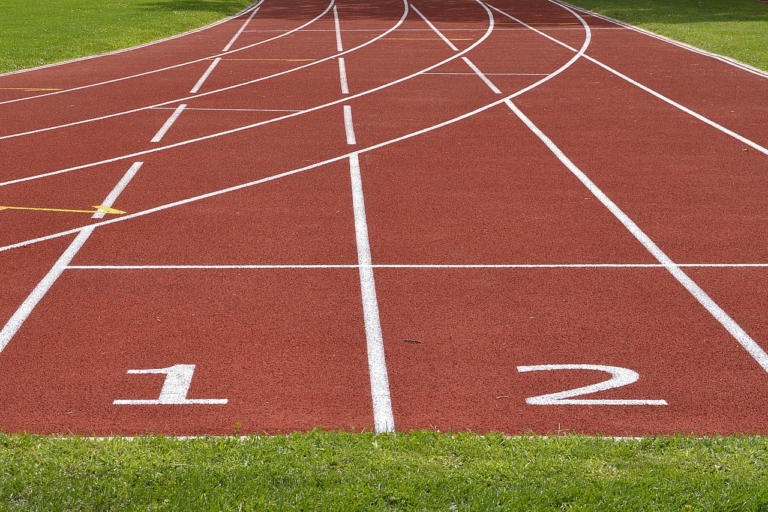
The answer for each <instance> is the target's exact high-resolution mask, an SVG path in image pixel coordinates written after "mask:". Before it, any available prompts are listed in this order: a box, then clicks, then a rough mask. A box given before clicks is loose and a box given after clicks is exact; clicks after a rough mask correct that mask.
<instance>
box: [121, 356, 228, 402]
mask: <svg viewBox="0 0 768 512" xmlns="http://www.w3.org/2000/svg"><path fill="white" fill-rule="evenodd" d="M194 372H195V365H193V364H176V365H173V366H169V367H168V368H152V369H149V370H128V373H129V374H146V373H164V374H165V375H166V377H165V382H164V383H163V388H162V389H161V390H160V396H159V397H158V398H157V400H115V401H114V402H112V403H113V404H114V405H190V404H201V405H224V404H226V403H227V399H226V398H187V393H188V392H189V386H190V385H191V384H192V374H193V373H194Z"/></svg>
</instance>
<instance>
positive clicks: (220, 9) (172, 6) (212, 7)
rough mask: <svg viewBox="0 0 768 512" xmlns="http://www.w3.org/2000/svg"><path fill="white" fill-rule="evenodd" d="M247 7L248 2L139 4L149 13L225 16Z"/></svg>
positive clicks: (182, 0) (209, 0)
mask: <svg viewBox="0 0 768 512" xmlns="http://www.w3.org/2000/svg"><path fill="white" fill-rule="evenodd" d="M249 5H251V3H250V2H244V1H243V0H158V1H155V2H145V3H142V4H139V7H140V8H141V9H145V10H150V11H195V12H215V13H217V14H220V15H222V16H227V15H229V14H231V13H232V12H233V11H234V12H237V11H239V10H240V9H244V8H246V7H248V6H249Z"/></svg>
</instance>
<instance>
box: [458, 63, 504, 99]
mask: <svg viewBox="0 0 768 512" xmlns="http://www.w3.org/2000/svg"><path fill="white" fill-rule="evenodd" d="M461 60H463V61H464V62H465V63H466V64H467V66H469V68H470V69H471V70H472V71H474V72H475V74H476V75H477V76H479V77H480V80H482V81H483V82H485V85H487V86H488V87H489V88H490V89H491V90H492V91H493V92H495V93H496V94H501V91H500V90H499V88H498V87H496V86H495V85H494V84H493V82H491V81H490V79H489V78H488V77H487V76H485V75H484V74H483V72H482V71H480V69H478V67H477V66H475V63H474V62H472V61H471V60H469V59H468V58H466V57H462V58H461Z"/></svg>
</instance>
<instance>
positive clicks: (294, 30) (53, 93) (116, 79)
mask: <svg viewBox="0 0 768 512" xmlns="http://www.w3.org/2000/svg"><path fill="white" fill-rule="evenodd" d="M404 1H407V0H404ZM262 2H263V0H262ZM333 2H334V0H331V3H329V4H328V7H326V8H325V10H324V11H323V12H321V13H320V14H318V15H317V16H315V17H314V18H313V19H311V20H309V21H308V22H306V23H304V24H303V25H301V26H299V27H296V28H294V29H292V30H289V31H288V32H285V33H283V34H280V35H277V36H275V37H271V38H269V39H265V40H264V41H259V42H257V43H253V44H249V45H247V46H243V47H242V48H238V49H237V50H231V51H230V52H229V53H228V54H227V53H219V54H216V55H209V56H207V57H202V58H200V59H195V60H190V61H187V62H182V63H180V64H174V65H172V66H166V67H164V68H159V69H153V70H151V71H145V72H143V73H136V74H135V75H129V76H123V77H120V78H113V79H112V80H105V81H103V82H97V83H93V84H87V85H81V86H79V87H73V88H71V89H64V90H62V91H56V92H50V93H46V94H38V95H37V96H27V97H25V98H15V99H12V100H7V101H0V105H5V104H7V103H16V102H18V101H26V100H33V99H36V98H43V97H46V96H53V95H56V94H65V93H69V92H74V91H81V90H83V89H90V88H92V87H100V86H102V85H109V84H113V83H116V82H122V81H124V80H131V79H133V78H139V77H142V76H147V75H152V74H154V73H161V72H163V71H169V70H171V69H177V68H182V67H185V66H189V65H192V64H196V63H198V62H203V61H208V60H210V59H212V58H214V57H221V56H223V55H231V54H233V53H236V52H241V51H243V50H247V49H249V48H254V47H256V46H260V45H262V44H266V43H271V42H272V41H275V40H277V39H280V38H281V37H285V36H288V35H290V34H293V33H294V32H297V31H300V30H302V29H303V28H304V27H307V26H309V25H311V24H312V23H314V22H315V21H317V20H319V19H320V18H322V17H323V16H325V14H326V13H327V12H328V11H329V10H330V9H331V7H332V6H333ZM246 12H247V10H246ZM236 16H239V15H236ZM228 19H231V18H228ZM224 21H227V20H224ZM211 26H213V25H211ZM193 32H194V31H193ZM190 33H192V32H190ZM149 44H153V43H149ZM107 55H109V54H107ZM86 58H87V57H86ZM178 101H181V100H178V99H177V100H172V101H170V102H168V103H176V102H178Z"/></svg>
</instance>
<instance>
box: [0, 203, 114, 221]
mask: <svg viewBox="0 0 768 512" xmlns="http://www.w3.org/2000/svg"><path fill="white" fill-rule="evenodd" d="M94 208H96V210H70V209H67V208H35V207H31V206H0V212H1V211H3V210H30V211H35V212H64V213H90V214H99V213H100V214H101V215H102V217H103V216H104V215H106V214H112V215H123V214H124V213H125V212H124V211H123V210H116V209H115V208H110V207H109V206H104V205H96V206H94ZM99 218H101V217H99Z"/></svg>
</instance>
